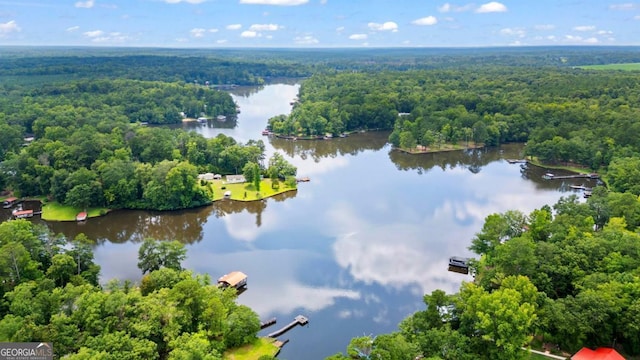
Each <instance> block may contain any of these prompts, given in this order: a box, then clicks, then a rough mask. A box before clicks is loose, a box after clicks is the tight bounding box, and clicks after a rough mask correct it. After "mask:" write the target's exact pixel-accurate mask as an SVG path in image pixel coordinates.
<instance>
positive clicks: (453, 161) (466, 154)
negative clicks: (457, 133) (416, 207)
mask: <svg viewBox="0 0 640 360" xmlns="http://www.w3.org/2000/svg"><path fill="white" fill-rule="evenodd" d="M523 149H524V145H522V144H505V145H502V146H501V147H500V148H495V147H494V148H482V149H464V150H456V151H445V152H436V153H427V154H407V153H404V152H401V151H397V150H392V151H390V152H389V158H390V159H391V161H392V162H393V163H394V164H395V166H396V168H398V170H405V171H407V170H416V171H418V173H419V174H422V173H424V172H427V171H429V170H431V169H432V168H435V167H437V168H440V169H441V170H446V169H454V168H457V167H461V168H465V169H468V170H469V171H470V172H471V173H474V174H477V173H479V172H480V171H481V170H482V168H483V167H484V166H486V165H488V164H489V163H491V162H494V161H498V160H500V159H520V158H521V157H522V151H523Z"/></svg>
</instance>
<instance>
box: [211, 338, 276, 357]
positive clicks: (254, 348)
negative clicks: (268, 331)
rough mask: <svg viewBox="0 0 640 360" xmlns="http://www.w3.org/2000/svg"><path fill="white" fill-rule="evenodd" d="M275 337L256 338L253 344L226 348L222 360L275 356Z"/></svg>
mask: <svg viewBox="0 0 640 360" xmlns="http://www.w3.org/2000/svg"><path fill="white" fill-rule="evenodd" d="M274 341H275V339H270V338H258V339H257V340H256V341H255V342H254V343H253V344H250V345H245V346H242V347H239V348H235V349H232V350H227V351H226V352H225V353H224V355H223V357H222V358H223V359H224V360H256V359H258V358H260V356H262V355H270V356H275V355H276V354H277V353H278V347H277V346H275V345H274V344H273V342H274Z"/></svg>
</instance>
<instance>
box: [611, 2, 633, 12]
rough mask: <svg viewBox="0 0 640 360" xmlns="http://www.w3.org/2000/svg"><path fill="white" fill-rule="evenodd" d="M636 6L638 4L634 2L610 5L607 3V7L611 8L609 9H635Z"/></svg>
mask: <svg viewBox="0 0 640 360" xmlns="http://www.w3.org/2000/svg"><path fill="white" fill-rule="evenodd" d="M638 7H639V6H638V5H636V4H634V3H623V4H611V5H609V9H611V10H623V11H628V10H633V9H637V8H638Z"/></svg>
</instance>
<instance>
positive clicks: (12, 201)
mask: <svg viewBox="0 0 640 360" xmlns="http://www.w3.org/2000/svg"><path fill="white" fill-rule="evenodd" d="M17 203H18V198H17V197H9V198H6V199H4V201H3V202H2V207H3V208H5V209H8V208H10V207H12V206H13V205H15V204H17Z"/></svg>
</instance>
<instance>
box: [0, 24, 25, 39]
mask: <svg viewBox="0 0 640 360" xmlns="http://www.w3.org/2000/svg"><path fill="white" fill-rule="evenodd" d="M20 30H22V29H20V27H19V26H18V23H16V22H15V20H11V21H9V22H6V23H0V37H5V36H6V35H8V34H11V33H13V32H19V31H20Z"/></svg>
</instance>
